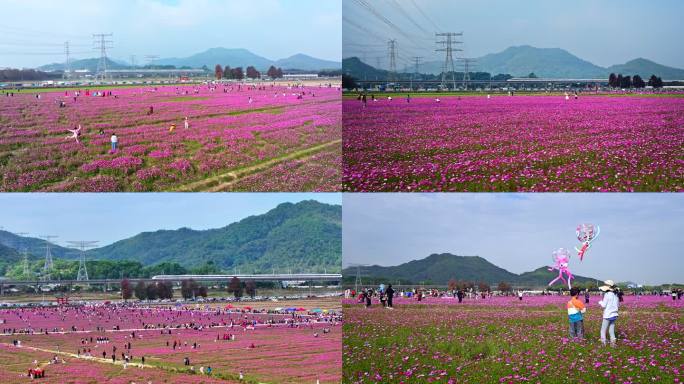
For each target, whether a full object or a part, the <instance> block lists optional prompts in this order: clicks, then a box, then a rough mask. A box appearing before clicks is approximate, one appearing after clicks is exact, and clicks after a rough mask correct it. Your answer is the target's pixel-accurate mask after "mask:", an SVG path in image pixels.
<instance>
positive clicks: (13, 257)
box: [0, 244, 22, 276]
mask: <svg viewBox="0 0 684 384" xmlns="http://www.w3.org/2000/svg"><path fill="white" fill-rule="evenodd" d="M21 258H22V256H21V255H20V254H19V252H17V251H16V250H15V249H13V248H10V247H7V246H5V245H2V244H0V276H3V275H4V274H5V272H6V271H7V269H8V268H9V267H11V266H12V265H14V264H17V263H19V262H20V261H21Z"/></svg>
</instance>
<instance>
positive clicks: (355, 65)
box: [342, 57, 387, 80]
mask: <svg viewBox="0 0 684 384" xmlns="http://www.w3.org/2000/svg"><path fill="white" fill-rule="evenodd" d="M342 72H344V73H345V74H347V75H350V76H353V77H355V78H357V79H359V80H363V79H368V80H371V79H372V80H374V79H387V71H385V70H384V69H377V68H375V67H372V66H370V65H368V64H366V63H364V62H363V61H361V60H360V59H359V58H358V57H349V58H346V59H342Z"/></svg>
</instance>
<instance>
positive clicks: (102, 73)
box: [93, 33, 114, 80]
mask: <svg viewBox="0 0 684 384" xmlns="http://www.w3.org/2000/svg"><path fill="white" fill-rule="evenodd" d="M112 36H113V35H112V34H111V33H98V34H94V35H93V44H95V46H94V49H98V50H100V61H98V62H97V74H96V75H95V78H96V79H97V78H98V77H100V78H102V80H105V79H106V78H107V48H112V44H113V43H114V41H112V40H107V38H110V37H112Z"/></svg>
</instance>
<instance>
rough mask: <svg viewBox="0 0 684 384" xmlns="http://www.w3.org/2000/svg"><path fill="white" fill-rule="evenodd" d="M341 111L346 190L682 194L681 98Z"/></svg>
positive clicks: (387, 105) (420, 102)
mask: <svg viewBox="0 0 684 384" xmlns="http://www.w3.org/2000/svg"><path fill="white" fill-rule="evenodd" d="M659 96H663V95H659ZM343 114H344V119H343V120H344V121H343V125H344V128H343V136H344V141H343V154H344V155H343V167H344V170H343V190H345V191H350V192H356V191H387V192H390V191H470V192H477V191H540V192H541V191H549V192H558V191H682V190H684V99H683V98H681V97H637V96H633V97H632V96H630V97H619V96H615V97H613V96H612V95H611V96H585V95H582V96H581V97H580V98H579V99H578V100H574V99H573V98H572V97H571V98H570V100H565V98H564V97H563V96H514V97H509V96H492V97H491V98H490V99H487V98H486V97H485V96H464V97H456V96H447V97H441V98H440V102H437V101H436V100H435V98H433V97H414V98H412V99H411V101H410V103H407V102H406V99H405V95H404V96H402V97H399V96H397V97H395V98H394V100H392V101H389V100H387V98H385V97H384V96H382V97H379V98H378V101H376V102H372V101H371V100H370V98H369V100H368V106H367V107H366V108H364V107H363V105H362V103H361V102H360V101H357V100H356V99H355V98H351V99H350V98H345V99H344V101H343Z"/></svg>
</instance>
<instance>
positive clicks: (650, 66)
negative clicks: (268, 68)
mask: <svg viewBox="0 0 684 384" xmlns="http://www.w3.org/2000/svg"><path fill="white" fill-rule="evenodd" d="M475 62H476V64H475V68H476V70H477V71H482V72H488V73H491V74H492V75H496V74H510V75H512V76H514V77H526V76H528V75H529V74H530V73H534V74H535V75H536V76H537V77H550V78H575V79H579V78H608V75H609V74H610V73H611V72H614V73H616V74H617V73H622V74H623V75H629V76H633V75H636V74H638V75H640V76H641V77H642V78H644V79H648V77H650V76H651V75H653V74H655V75H656V76H659V77H661V78H662V79H663V80H679V79H684V69H678V68H672V67H667V66H664V65H661V64H658V63H655V62H653V61H650V60H646V59H643V58H639V59H635V60H631V61H629V62H627V63H625V64H619V65H613V66H611V67H608V68H604V67H601V66H598V65H595V64H592V63H590V62H588V61H586V60H582V59H581V58H579V57H577V56H575V55H573V54H571V53H570V52H568V51H566V50H564V49H560V48H537V47H532V46H529V45H521V46H515V47H509V48H506V49H505V50H503V51H501V52H497V53H490V54H487V55H485V56H482V57H479V58H476V59H475ZM342 63H343V64H342V66H343V69H344V71H345V73H347V74H351V75H352V76H354V77H355V78H357V79H363V76H364V74H367V73H373V75H374V76H380V78H381V79H385V78H386V77H387V71H384V70H380V71H378V70H376V69H375V68H373V67H372V66H370V65H368V64H365V63H362V62H360V60H358V59H355V60H351V59H344V60H343V61H342ZM442 65H443V61H442V60H437V61H427V62H425V63H423V64H421V72H422V73H429V74H439V73H441V71H442ZM455 70H456V72H459V71H461V70H462V67H457V68H455ZM367 78H374V77H371V76H368V77H367Z"/></svg>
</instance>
